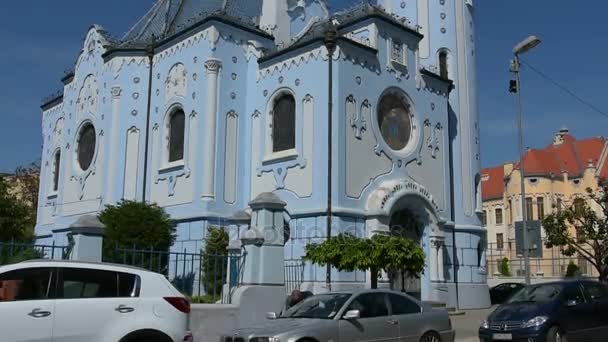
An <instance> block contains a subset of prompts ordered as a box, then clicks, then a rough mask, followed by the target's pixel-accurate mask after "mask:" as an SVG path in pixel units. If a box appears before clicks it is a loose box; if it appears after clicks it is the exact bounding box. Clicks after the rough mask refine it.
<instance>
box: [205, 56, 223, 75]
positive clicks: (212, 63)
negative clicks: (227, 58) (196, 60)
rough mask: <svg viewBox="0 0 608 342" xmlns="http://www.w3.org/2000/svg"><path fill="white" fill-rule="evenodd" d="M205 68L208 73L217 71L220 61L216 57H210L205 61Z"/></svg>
mask: <svg viewBox="0 0 608 342" xmlns="http://www.w3.org/2000/svg"><path fill="white" fill-rule="evenodd" d="M205 68H206V69H207V72H208V73H217V72H219V71H220V69H221V68H222V61H221V60H219V59H216V58H210V59H208V60H207V61H206V62H205Z"/></svg>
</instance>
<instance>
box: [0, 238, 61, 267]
mask: <svg viewBox="0 0 608 342" xmlns="http://www.w3.org/2000/svg"><path fill="white" fill-rule="evenodd" d="M71 249H72V248H71V246H59V245H56V244H55V242H53V243H52V244H50V245H44V244H35V243H26V242H17V241H8V242H6V241H5V242H2V241H0V265H7V264H12V263H17V262H21V261H26V260H32V259H56V260H65V259H69V257H70V252H71Z"/></svg>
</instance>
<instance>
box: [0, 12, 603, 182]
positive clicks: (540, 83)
mask: <svg viewBox="0 0 608 342" xmlns="http://www.w3.org/2000/svg"><path fill="white" fill-rule="evenodd" d="M347 2H351V3H352V2H354V1H351V0H331V3H332V5H333V6H334V7H336V8H340V7H343V6H344V5H345V4H346V3H347ZM152 3H153V0H129V1H125V0H103V1H101V0H97V1H93V0H85V1H83V0H61V1H48V0H20V1H0V44H1V48H0V115H1V118H2V124H0V171H11V170H13V169H14V168H15V167H16V166H18V165H20V164H25V163H29V162H31V161H34V160H37V159H38V158H39V155H40V151H41V144H42V140H41V128H40V126H41V121H40V120H41V112H40V108H39V106H40V100H41V98H42V97H44V96H46V95H48V94H50V93H52V92H54V91H56V90H58V89H60V88H61V86H62V84H61V83H60V78H61V76H62V75H63V70H64V69H66V68H69V67H70V66H71V65H72V64H73V62H74V60H75V58H76V56H77V53H78V52H79V49H80V48H81V47H82V40H83V38H84V35H85V33H86V31H87V29H88V28H89V26H90V25H91V24H93V23H97V24H101V25H102V26H104V27H105V28H106V29H107V30H108V31H110V32H112V33H114V34H115V35H121V34H122V33H124V32H125V31H126V30H127V29H128V28H129V26H130V25H131V24H133V23H134V22H135V21H136V20H137V19H138V17H140V16H141V15H143V14H144V13H145V11H146V10H147V9H148V8H149V7H150V6H151V4H152ZM582 3H584V4H585V5H584V6H583V5H582V4H579V2H571V1H555V0H533V1H530V0H498V1H497V0H477V1H475V5H476V6H477V8H476V11H477V45H478V51H477V57H478V66H479V67H478V78H479V102H480V113H481V144H482V161H483V164H484V166H489V165H495V164H498V163H501V162H503V161H506V160H514V159H516V158H517V144H516V137H517V136H516V132H517V131H516V125H515V124H516V121H515V118H516V117H515V102H514V98H513V96H512V95H511V94H509V93H508V92H507V83H508V80H509V77H510V74H509V72H508V65H509V59H510V58H511V49H512V46H513V45H514V44H515V43H517V42H518V41H519V40H521V39H523V38H525V37H526V36H527V35H528V34H531V33H534V34H537V35H539V36H540V37H541V38H542V39H543V44H542V45H541V46H540V47H539V48H537V50H535V51H534V52H533V53H531V54H530V55H529V56H526V58H527V59H528V61H529V62H531V63H533V64H534V65H536V66H537V67H539V68H541V69H542V70H543V71H544V72H545V73H547V74H548V75H550V76H552V77H553V78H555V79H557V80H558V81H560V82H561V83H563V84H565V85H567V86H569V87H570V88H572V89H573V90H574V91H576V92H577V93H578V94H580V95H581V96H583V97H584V98H585V99H588V100H589V101H590V102H592V103H594V104H596V105H597V106H599V107H600V108H602V109H603V110H605V111H608V105H607V104H606V101H605V99H606V98H607V96H606V91H607V90H608V87H607V86H606V84H607V83H606V77H607V76H608V71H607V68H606V61H605V58H606V57H605V56H606V54H607V53H608V45H606V34H607V33H608V28H607V27H606V25H605V24H604V21H605V17H604V16H605V13H606V12H607V11H608V3H606V2H604V1H584V2H582ZM524 9H525V10H524ZM523 91H524V92H523V94H524V111H525V122H524V124H525V144H526V145H527V146H534V147H537V146H538V147H540V146H544V145H546V144H548V143H549V142H550V141H551V139H552V136H553V133H554V132H555V131H557V130H558V129H559V128H561V127H562V126H567V127H568V128H570V130H571V131H572V132H573V133H574V134H575V135H576V136H579V137H584V136H595V135H608V118H606V117H602V116H600V115H598V114H595V113H594V112H592V111H591V110H589V109H588V108H586V107H584V106H582V105H581V104H579V103H578V102H576V101H575V100H573V99H572V98H570V97H568V96H567V95H565V94H564V93H563V92H561V91H559V90H558V89H557V88H555V87H554V86H553V85H551V84H549V83H547V82H546V81H544V80H542V79H541V78H540V77H538V76H536V75H535V74H533V73H531V72H530V71H529V70H526V71H525V72H524V89H523ZM603 100H604V101H603Z"/></svg>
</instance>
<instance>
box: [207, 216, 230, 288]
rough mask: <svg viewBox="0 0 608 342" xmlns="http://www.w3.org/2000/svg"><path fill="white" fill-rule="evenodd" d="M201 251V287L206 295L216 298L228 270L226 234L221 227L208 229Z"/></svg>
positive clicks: (227, 238)
mask: <svg viewBox="0 0 608 342" xmlns="http://www.w3.org/2000/svg"><path fill="white" fill-rule="evenodd" d="M206 240H207V241H206V244H205V248H204V249H203V251H202V260H201V271H202V276H203V279H202V281H203V286H204V287H205V292H207V294H208V295H210V296H212V297H213V298H216V297H217V296H219V295H220V294H221V293H222V288H223V285H224V282H225V281H226V271H227V269H228V240H229V237H228V233H227V232H226V230H225V229H224V228H222V227H211V226H210V227H208V228H207V239H206Z"/></svg>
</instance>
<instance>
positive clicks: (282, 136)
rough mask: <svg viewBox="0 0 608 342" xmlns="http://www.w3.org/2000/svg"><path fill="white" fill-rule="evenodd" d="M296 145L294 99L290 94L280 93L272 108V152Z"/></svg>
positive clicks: (288, 148)
mask: <svg viewBox="0 0 608 342" xmlns="http://www.w3.org/2000/svg"><path fill="white" fill-rule="evenodd" d="M295 147H296V100H295V99H294V97H293V96H292V95H291V94H283V95H280V96H279V98H278V99H277V100H276V101H275V103H274V106H273V108H272V152H280V151H285V150H290V149H293V148H295Z"/></svg>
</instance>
